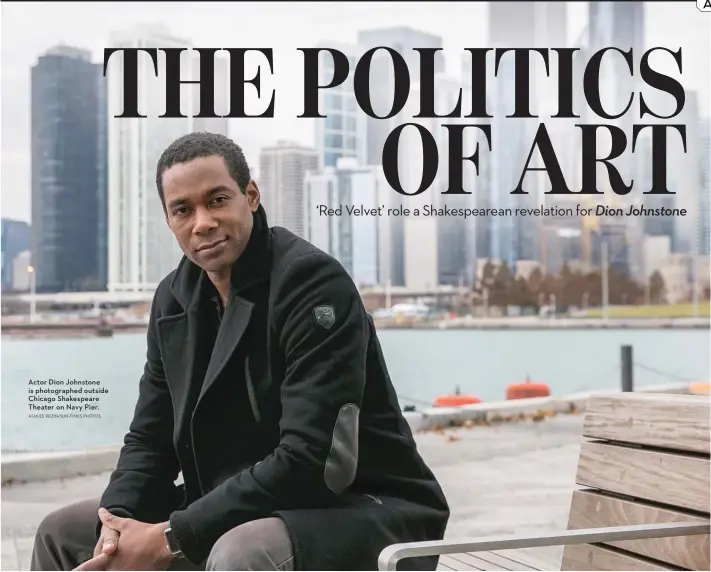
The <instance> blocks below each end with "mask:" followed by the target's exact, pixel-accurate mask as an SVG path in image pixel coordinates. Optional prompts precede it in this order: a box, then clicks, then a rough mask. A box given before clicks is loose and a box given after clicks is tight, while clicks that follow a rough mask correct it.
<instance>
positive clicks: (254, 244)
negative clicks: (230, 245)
mask: <svg viewBox="0 0 711 572" xmlns="http://www.w3.org/2000/svg"><path fill="white" fill-rule="evenodd" d="M253 216H254V226H253V227H252V234H251V235H250V237H249V241H248V242H247V247H246V248H245V250H244V252H243V253H242V255H241V256H240V257H239V258H238V259H237V261H236V262H235V263H234V265H233V266H232V272H231V275H230V276H231V277H230V282H231V286H232V293H233V294H236V293H239V292H240V291H242V290H244V289H245V288H247V287H249V286H251V285H252V284H255V283H257V282H261V281H262V280H265V279H268V277H269V271H270V268H271V240H270V238H271V233H270V229H269V224H268V221H267V214H266V212H265V211H264V207H263V206H262V205H261V204H260V205H259V207H258V208H257V210H256V212H255V213H254V215H253ZM209 287H210V282H209V278H208V277H207V273H206V272H205V271H204V270H203V269H202V268H200V267H199V266H198V265H197V264H195V263H194V262H192V261H191V260H190V259H189V258H188V257H187V256H183V258H182V259H181V260H180V263H179V264H178V267H177V268H176V270H175V274H174V275H173V279H172V280H171V282H170V289H171V291H172V292H173V296H175V299H176V300H177V301H178V302H179V303H180V305H181V306H183V309H186V310H187V309H188V308H190V307H192V306H194V305H196V304H197V303H199V301H200V300H201V299H204V298H203V296H204V293H205V291H206V289H208V288H209Z"/></svg>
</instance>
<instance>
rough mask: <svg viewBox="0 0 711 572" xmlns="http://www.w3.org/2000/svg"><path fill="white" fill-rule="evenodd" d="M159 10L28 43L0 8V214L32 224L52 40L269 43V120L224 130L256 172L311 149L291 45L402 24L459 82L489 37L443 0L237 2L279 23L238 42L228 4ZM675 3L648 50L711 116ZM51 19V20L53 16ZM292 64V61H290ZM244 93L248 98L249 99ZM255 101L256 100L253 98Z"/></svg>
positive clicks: (704, 82)
mask: <svg viewBox="0 0 711 572" xmlns="http://www.w3.org/2000/svg"><path fill="white" fill-rule="evenodd" d="M58 6H62V5H58ZM77 6H78V5H68V6H66V5H65V6H64V7H63V8H64V12H63V14H64V15H65V17H66V16H67V15H71V14H72V13H73V12H74V11H76V10H78V9H79V8H78V7H77ZM126 6H127V5H125V4H122V5H121V7H122V8H123V7H126ZM128 6H131V5H130V4H129V5H128ZM165 6H166V5H165V4H159V5H156V4H153V3H147V4H146V3H141V16H140V18H136V17H135V16H132V15H131V13H132V11H131V10H122V11H121V14H120V17H117V18H105V20H100V21H106V22H107V23H106V24H102V25H99V26H96V27H93V26H92V30H91V31H88V30H87V29H86V28H85V27H81V26H78V25H76V24H75V22H74V21H72V22H70V23H68V25H67V26H63V27H62V28H60V29H52V30H51V31H50V30H46V29H45V30H43V29H42V27H41V26H40V27H39V31H38V33H37V34H35V35H34V37H33V39H29V38H28V37H26V36H25V37H20V36H18V32H19V31H20V30H22V29H23V26H22V25H21V22H22V18H20V15H19V13H18V12H17V11H16V10H15V11H14V13H13V7H14V5H9V6H3V7H2V12H3V16H4V17H3V19H2V28H3V42H2V46H3V52H2V67H3V78H2V91H3V102H2V111H3V119H4V121H3V127H2V185H3V187H5V189H6V192H5V193H3V195H2V205H1V207H2V216H3V217H4V218H11V219H17V220H26V221H29V220H30V193H29V180H30V161H29V157H30V150H29V102H28V101H27V100H28V95H29V81H28V77H29V69H30V67H31V66H32V65H34V64H35V63H36V60H37V58H38V57H39V56H40V55H41V54H42V53H44V52H46V51H47V50H48V49H50V48H51V47H53V46H54V45H56V44H58V43H66V44H68V45H71V46H73V47H78V48H88V49H90V50H91V51H92V54H93V61H95V62H100V61H101V53H102V48H103V47H106V46H107V44H108V41H109V36H110V34H111V32H113V31H116V30H118V29H122V28H125V27H126V26H132V25H136V24H138V23H142V22H150V21H154V20H156V19H158V18H161V19H163V20H164V24H165V26H166V27H167V28H168V29H169V31H170V32H171V34H173V35H176V36H179V37H180V36H185V37H186V39H189V40H190V41H191V42H192V44H193V45H194V46H199V47H207V46H212V45H213V44H215V40H214V39H211V38H213V37H216V38H218V41H220V40H221V39H223V38H230V39H229V40H226V41H225V40H223V42H220V43H221V44H222V45H221V47H231V46H241V47H273V49H274V52H275V70H274V76H273V78H271V79H270V78H268V77H265V78H264V79H263V88H262V89H263V90H267V92H268V90H270V89H271V88H276V92H277V94H278V95H277V110H276V115H275V118H274V119H273V120H268V119H247V120H231V122H230V123H231V125H230V135H231V136H232V137H233V138H234V139H235V140H236V141H237V142H238V143H239V144H240V145H241V146H242V147H243V148H244V150H245V154H246V155H247V159H248V162H249V164H250V166H251V167H252V169H253V170H254V171H255V173H257V172H258V170H259V166H258V165H259V152H260V150H261V148H263V147H265V146H268V145H271V144H274V143H275V142H276V141H277V140H280V139H291V140H295V141H297V142H299V143H300V144H302V145H307V146H315V141H314V139H315V133H314V131H315V128H314V123H313V121H312V120H303V119H302V120H297V119H296V116H297V115H298V114H299V113H300V112H301V101H302V98H303V95H302V92H301V90H302V81H303V80H302V71H303V65H302V62H301V59H300V56H301V54H300V52H298V51H297V50H296V48H297V47H311V46H315V45H317V44H319V43H322V44H323V43H328V42H335V41H339V42H341V41H342V42H350V43H356V36H357V33H358V31H359V30H362V29H380V28H386V27H389V26H406V27H410V28H413V29H415V30H417V31H421V32H424V33H430V34H435V35H439V36H441V37H442V40H443V47H444V57H445V72H446V73H447V74H448V75H450V76H453V77H455V78H460V77H461V56H462V54H463V53H464V52H463V49H464V47H484V46H486V45H487V41H488V40H487V18H486V13H487V12H486V4H484V3H474V4H471V5H463V4H456V5H455V6H456V7H457V8H456V9H457V10H458V11H461V10H466V13H467V14H470V15H471V16H472V17H473V18H472V20H471V21H470V22H471V25H470V26H469V27H468V29H464V28H465V27H464V26H463V24H462V22H460V21H459V20H461V18H454V19H452V18H451V14H450V15H449V16H446V15H444V13H445V12H447V11H446V10H443V9H442V7H443V5H442V4H441V3H438V4H437V7H434V5H430V4H426V3H425V4H418V5H417V9H416V10H411V9H410V10H405V9H404V8H405V7H404V6H403V5H398V4H385V5H384V7H379V9H382V10H383V12H382V17H381V16H380V15H379V18H378V22H377V25H374V22H373V20H372V14H371V15H370V16H371V17H370V18H368V12H367V11H365V10H363V8H362V7H361V6H360V5H355V4H346V5H345V6H338V7H337V6H336V5H335V3H332V4H315V5H313V4H306V5H302V6H301V9H300V11H299V13H298V16H297V15H296V14H293V13H292V10H293V9H292V8H290V7H287V6H283V7H282V6H280V9H279V11H278V12H277V11H275V10H274V6H273V5H269V4H266V5H264V8H259V7H258V5H252V4H247V5H244V6H243V7H242V6H241V9H240V12H241V13H242V14H243V15H248V16H252V17H254V18H257V17H259V16H260V15H261V18H262V19H261V20H259V21H267V19H265V16H267V17H268V18H272V21H274V20H275V19H276V20H275V22H276V24H275V26H273V27H270V28H268V29H263V28H261V29H260V28H259V27H256V29H255V30H252V29H251V27H250V26H247V27H246V28H247V29H246V30H244V27H242V28H240V34H239V36H238V37H237V38H235V37H234V33H232V34H231V35H228V26H227V24H226V23H225V22H222V21H220V18H215V17H214V16H216V11H217V10H218V9H219V10H221V13H222V12H229V11H230V9H231V8H232V6H230V5H224V4H219V5H214V4H207V5H202V4H201V5H200V7H199V9H198V10H199V11H200V13H199V14H196V13H195V12H194V10H195V9H196V7H195V6H194V5H193V6H192V8H193V12H191V11H190V10H188V9H187V8H189V7H190V6H187V5H186V4H176V5H174V6H171V14H170V15H169V17H164V16H165ZM681 6H684V7H687V4H686V3H684V4H676V5H674V4H671V5H670V3H647V4H645V11H646V18H645V36H646V41H645V44H646V45H645V48H648V47H649V46H651V45H665V46H669V47H673V46H678V45H682V46H683V47H684V73H683V74H682V84H683V85H684V87H685V88H686V90H687V91H692V90H693V91H697V92H698V93H699V105H700V111H701V114H702V115H703V116H704V117H706V118H707V117H708V114H709V110H708V100H709V87H708V84H709V81H708V77H709V76H708V53H709V49H708V46H709V37H708V34H706V36H705V37H703V33H704V26H703V24H702V23H700V22H711V19H709V18H706V19H705V20H703V17H704V16H706V15H705V14H702V13H701V12H698V11H696V8H695V6H694V5H693V4H688V7H689V8H690V10H689V11H687V12H686V13H685V11H684V10H682V9H681ZM97 8H99V7H98V6H89V5H87V6H86V9H84V8H82V10H83V13H86V12H92V13H94V12H97ZM103 8H104V11H105V13H106V14H109V13H116V12H117V10H116V9H117V5H112V4H108V5H103ZM144 8H145V9H144ZM33 9H34V10H40V9H41V10H42V11H43V15H45V16H47V11H48V10H50V11H51V10H56V8H55V5H46V6H44V5H43V6H42V7H38V6H31V7H30V9H29V10H28V9H27V7H25V13H26V14H25V15H24V16H23V17H24V18H28V17H31V15H32V12H33V11H34V10H33ZM453 9H454V8H453ZM343 10H346V11H347V12H348V16H349V17H344V13H343ZM371 10H372V8H371ZM586 11H587V3H569V5H568V45H573V42H574V39H575V38H576V37H577V36H578V35H580V33H581V31H582V30H583V29H584V27H585V24H586V17H587V16H586ZM308 14H310V15H311V16H314V18H315V22H314V18H311V20H312V22H313V27H309V26H305V27H294V26H290V27H289V29H288V32H287V31H286V29H285V28H286V24H287V23H288V24H291V23H292V22H293V18H294V17H304V16H307V15H308ZM95 15H97V14H95ZM84 17H85V16H84ZM670 17H674V18H675V19H677V20H678V21H680V22H683V24H681V25H678V26H675V27H674V29H673V30H670V31H669V33H668V34H666V35H663V34H662V33H661V29H662V28H661V27H660V26H661V25H662V22H664V21H665V20H666V21H667V22H668V19H669V18H670ZM222 18H223V19H225V20H227V18H224V14H223V16H222ZM247 19H249V18H247ZM47 20H48V21H56V19H55V18H52V17H49V18H47ZM70 20H71V19H70ZM75 20H76V19H75ZM206 20H210V21H211V22H212V23H213V24H215V25H217V29H215V30H213V29H211V28H210V26H207V25H206V26H203V25H202V23H203V21H206ZM109 21H110V22H111V23H110V24H109V23H108V22H109ZM188 21H189V22H190V23H191V26H188ZM282 24H283V25H282ZM319 24H321V25H319ZM274 28H277V29H278V30H276V29H274ZM313 30H318V34H316V35H314V34H313V33H312V32H313ZM322 30H326V31H325V32H323V31H322ZM80 31H81V33H80ZM208 31H210V32H211V33H208ZM215 45H217V44H215ZM704 45H705V47H706V52H705V54H706V55H705V56H704V52H700V51H699V48H698V46H701V47H704ZM695 46H696V47H695ZM18 50H19V51H21V53H22V56H21V57H19V56H18V57H16V55H17V54H18ZM10 51H12V52H13V55H12V56H10ZM289 64H291V65H292V66H293V67H289ZM23 66H24V67H23ZM25 68H26V69H25ZM248 74H249V72H248ZM294 82H296V83H294ZM25 84H27V85H25ZM294 85H298V89H297V90H296V92H295V94H294V97H290V96H289V95H288V94H289V90H290V89H291V91H292V92H293V91H294V87H293V86H294ZM23 97H24V99H23ZM247 99H248V101H249V97H247ZM254 99H255V100H256V98H254ZM255 103H256V102H255ZM258 105H259V107H258V108H257V111H259V110H261V108H262V107H263V105H260V104H258ZM7 189H12V191H10V192H8V191H7Z"/></svg>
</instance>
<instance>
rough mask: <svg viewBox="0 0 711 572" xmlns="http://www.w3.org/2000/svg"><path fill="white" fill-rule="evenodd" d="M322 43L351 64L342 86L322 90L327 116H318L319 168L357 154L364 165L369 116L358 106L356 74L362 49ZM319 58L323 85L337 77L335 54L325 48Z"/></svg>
mask: <svg viewBox="0 0 711 572" xmlns="http://www.w3.org/2000/svg"><path fill="white" fill-rule="evenodd" d="M318 47H319V48H331V49H335V50H338V51H340V52H341V53H343V54H344V55H345V56H346V57H348V65H349V73H348V78H347V79H346V81H344V82H343V83H342V84H341V85H340V86H338V87H333V88H330V89H321V90H319V92H318V97H319V101H318V108H319V110H320V112H321V114H322V115H325V116H326V117H324V118H322V119H316V120H315V126H316V151H317V152H318V159H319V168H320V169H323V168H324V167H335V166H336V163H337V162H338V159H340V158H342V157H346V158H348V157H350V158H355V159H357V160H358V163H359V164H360V165H364V164H365V162H366V161H365V159H366V143H367V141H366V119H367V116H366V115H365V113H363V112H362V111H361V110H360V109H359V108H358V104H357V103H356V99H355V92H354V91H353V74H354V73H355V66H356V62H357V58H358V57H359V55H360V50H359V48H358V47H357V46H352V45H350V44H342V43H339V42H322V43H320V44H319V45H318ZM319 58H320V59H319V70H320V77H319V85H327V84H328V83H330V82H331V80H332V79H333V73H334V69H333V66H334V61H333V56H332V55H331V54H330V53H329V52H326V51H322V52H320V53H319Z"/></svg>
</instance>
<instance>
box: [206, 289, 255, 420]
mask: <svg viewBox="0 0 711 572" xmlns="http://www.w3.org/2000/svg"><path fill="white" fill-rule="evenodd" d="M253 307H254V304H253V303H252V302H249V301H248V300H245V299H244V298H242V297H240V296H234V297H233V298H232V300H231V301H230V302H229V303H228V304H227V308H225V314H224V316H223V317H222V324H221V325H220V330H219V332H218V333H217V339H216V340H215V347H214V349H213V351H212V357H211V358H210V363H209V365H208V366H207V373H206V374H205V381H204V383H203V384H202V389H201V390H200V397H198V402H197V405H196V408H197V406H199V405H200V401H201V400H202V398H203V396H204V395H205V393H207V391H208V390H209V389H210V387H211V386H212V385H213V384H214V383H215V381H216V380H217V378H218V377H219V375H220V373H222V370H223V369H224V368H225V365H227V362H228V361H229V359H230V358H231V357H232V354H233V353H234V351H235V350H236V349H237V346H238V345H239V342H240V340H241V339H242V336H243V335H244V332H245V330H246V329H247V325H248V324H249V319H250V317H251V315H252V308H253Z"/></svg>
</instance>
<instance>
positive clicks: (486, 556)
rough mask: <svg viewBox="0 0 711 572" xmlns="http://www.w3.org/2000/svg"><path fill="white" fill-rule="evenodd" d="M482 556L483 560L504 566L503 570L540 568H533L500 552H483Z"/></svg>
mask: <svg viewBox="0 0 711 572" xmlns="http://www.w3.org/2000/svg"><path fill="white" fill-rule="evenodd" d="M481 557H482V559H483V560H487V561H489V562H492V563H494V564H497V565H498V566H502V567H503V568H502V569H503V570H523V571H526V570H538V568H532V567H531V566H529V565H527V564H524V563H523V562H519V561H518V560H514V559H512V558H509V557H507V556H504V555H503V554H501V553H498V552H482V553H481ZM492 570H493V568H492Z"/></svg>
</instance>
